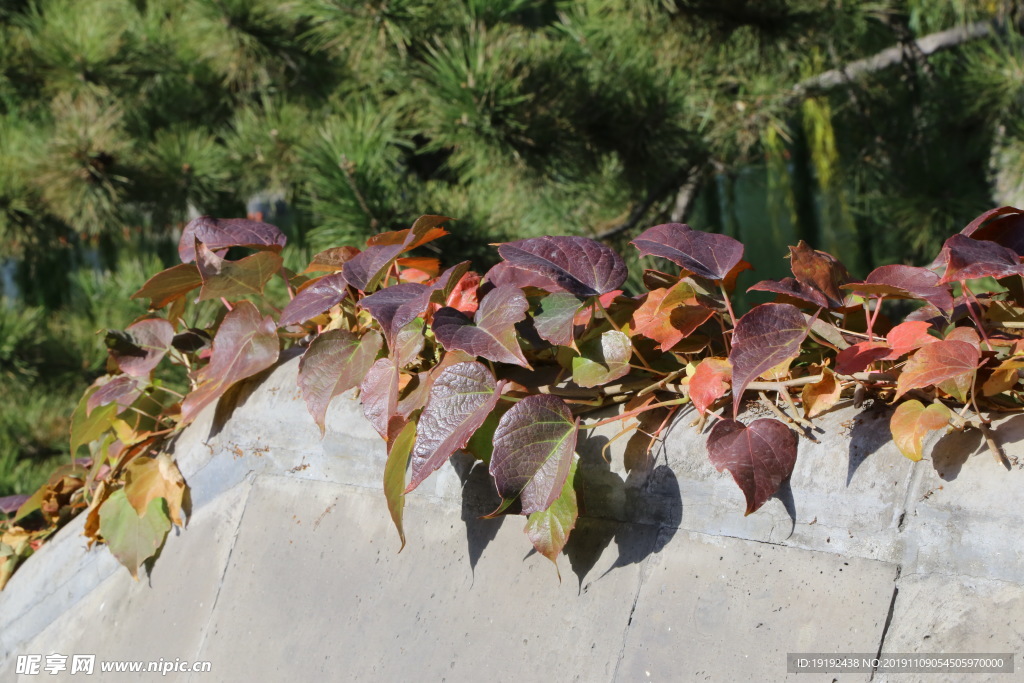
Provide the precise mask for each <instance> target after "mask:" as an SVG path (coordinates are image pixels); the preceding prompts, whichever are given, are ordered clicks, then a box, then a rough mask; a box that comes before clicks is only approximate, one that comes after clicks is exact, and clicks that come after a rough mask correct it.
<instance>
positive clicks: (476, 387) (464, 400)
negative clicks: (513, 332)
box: [406, 362, 501, 493]
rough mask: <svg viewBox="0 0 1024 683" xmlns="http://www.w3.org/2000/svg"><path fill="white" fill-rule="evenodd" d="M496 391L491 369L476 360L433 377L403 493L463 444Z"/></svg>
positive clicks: (491, 406)
mask: <svg viewBox="0 0 1024 683" xmlns="http://www.w3.org/2000/svg"><path fill="white" fill-rule="evenodd" d="M500 391H501V389H500V386H499V385H497V384H496V383H495V381H494V375H492V374H491V371H490V370H488V369H487V367H486V366H485V365H482V364H480V363H477V362H472V363H459V364H457V365H452V366H451V367H449V368H446V369H445V370H444V372H442V373H441V374H440V375H439V376H438V377H437V379H436V380H434V384H433V386H431V388H430V396H429V398H428V399H427V405H426V407H424V408H423V412H422V413H421V414H420V418H419V425H420V426H419V431H418V433H417V434H416V445H415V446H413V449H412V478H411V480H410V481H409V486H408V488H406V493H408V492H409V491H412V490H413V489H414V488H416V487H417V486H419V485H420V483H421V482H422V481H423V480H424V479H426V478H427V477H428V476H429V475H430V474H431V473H432V472H433V471H435V470H436V469H437V468H439V467H440V466H441V465H443V464H444V463H446V462H448V458H450V457H451V456H452V453H454V452H455V451H457V450H458V449H460V448H464V447H465V446H466V443H467V442H469V438H470V437H471V436H472V435H473V432H475V431H476V430H477V429H478V428H479V427H480V425H482V424H483V423H484V420H486V419H487V415H488V414H490V412H491V410H493V409H494V406H495V404H496V403H497V402H498V397H499V395H500Z"/></svg>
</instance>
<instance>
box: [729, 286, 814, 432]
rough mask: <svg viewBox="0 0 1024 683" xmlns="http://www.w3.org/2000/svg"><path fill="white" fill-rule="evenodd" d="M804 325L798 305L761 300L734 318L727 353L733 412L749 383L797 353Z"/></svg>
mask: <svg viewBox="0 0 1024 683" xmlns="http://www.w3.org/2000/svg"><path fill="white" fill-rule="evenodd" d="M807 329H808V328H807V322H806V320H805V319H804V316H803V314H802V313H801V312H800V309H798V308H796V307H795V306H791V305H790V304H761V305H760V306H755V307H754V308H752V309H751V310H750V311H749V312H748V313H747V314H746V315H744V316H743V317H742V318H740V319H739V320H737V321H736V329H735V330H734V332H733V336H732V351H731V352H730V353H729V362H730V363H731V364H732V378H733V390H732V394H733V396H732V401H733V416H735V415H737V414H739V409H740V403H741V401H742V400H743V392H744V391H745V390H746V387H747V385H748V384H750V383H751V382H752V381H754V380H755V379H757V378H758V377H759V376H760V375H761V373H763V372H765V371H767V370H770V369H771V368H773V367H775V366H777V365H778V364H779V363H782V362H785V361H786V360H789V359H792V358H794V357H796V355H797V354H799V353H800V344H801V342H803V340H804V338H805V337H806V336H807Z"/></svg>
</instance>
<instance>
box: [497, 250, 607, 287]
mask: <svg viewBox="0 0 1024 683" xmlns="http://www.w3.org/2000/svg"><path fill="white" fill-rule="evenodd" d="M498 253H499V254H501V257H502V258H503V259H505V260H506V261H508V262H509V263H510V264H512V266H514V267H516V268H522V269H524V270H528V271H531V272H533V273H537V274H539V275H542V276H543V277H545V278H548V279H550V280H551V281H553V282H555V283H557V284H558V285H559V286H560V287H562V288H563V289H565V290H566V291H568V292H572V293H573V294H576V295H577V296H596V295H598V294H604V293H605V292H610V291H612V290H613V289H617V288H618V287H619V285H621V284H622V283H623V282H624V281H625V279H626V275H627V271H626V264H625V262H623V260H622V257H621V256H619V255H618V254H617V253H615V251H614V250H613V249H611V248H609V247H606V246H605V245H603V244H601V243H600V242H596V241H594V240H592V239H588V238H586V237H531V238H529V239H525V240H519V241H517V242H507V243H505V244H502V245H500V246H498Z"/></svg>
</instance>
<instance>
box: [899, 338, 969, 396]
mask: <svg viewBox="0 0 1024 683" xmlns="http://www.w3.org/2000/svg"><path fill="white" fill-rule="evenodd" d="M980 360H981V353H980V351H979V350H978V349H977V348H976V347H975V346H974V345H972V344H971V343H970V342H966V341H960V340H957V339H946V340H942V341H937V342H935V343H933V344H928V345H926V346H922V347H921V348H920V349H918V350H917V352H916V353H915V354H914V355H913V356H911V357H910V360H908V361H907V364H906V365H905V366H904V368H903V373H902V374H901V375H900V378H899V379H898V380H897V381H896V398H899V397H900V396H902V395H903V394H905V393H907V392H908V391H910V390H911V389H921V388H923V387H927V386H931V385H938V384H941V385H942V387H941V388H942V390H943V391H945V392H946V393H948V394H951V395H953V396H955V397H956V398H958V399H959V400H961V401H963V400H965V399H966V396H967V392H968V390H970V388H971V385H972V384H973V383H974V373H975V371H976V370H977V369H978V363H979V361H980Z"/></svg>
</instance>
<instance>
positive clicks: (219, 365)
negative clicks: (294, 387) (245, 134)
mask: <svg viewBox="0 0 1024 683" xmlns="http://www.w3.org/2000/svg"><path fill="white" fill-rule="evenodd" d="M280 347H281V345H280V342H279V341H278V338H277V326H276V325H275V324H274V320H273V318H271V317H270V316H266V317H263V316H261V315H260V312H259V310H258V309H257V308H256V306H255V304H253V303H252V302H251V301H239V302H238V303H237V304H235V308H234V310H232V311H230V312H228V314H227V315H225V316H224V320H223V321H221V324H220V329H218V330H217V334H216V336H215V337H214V338H213V351H212V352H211V354H210V363H209V364H208V365H207V366H206V367H204V368H202V369H201V370H200V371H199V374H198V376H197V381H196V388H195V389H194V390H193V391H192V393H190V394H189V395H188V396H187V397H186V398H185V400H184V401H183V402H182V404H181V424H182V425H185V424H188V423H189V422H191V421H192V420H194V419H195V418H196V416H197V415H198V414H199V411H201V410H202V409H203V408H205V407H206V406H208V405H209V404H211V403H213V402H214V401H216V400H217V399H218V398H220V397H221V395H223V394H224V392H225V391H227V390H228V389H229V388H230V387H231V385H232V384H234V383H235V382H238V381H240V380H243V379H245V378H246V377H251V376H252V375H255V374H256V373H257V372H260V371H261V370H266V369H267V368H269V367H270V366H271V365H273V364H274V363H275V362H276V361H277V356H278V353H279V352H280Z"/></svg>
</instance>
